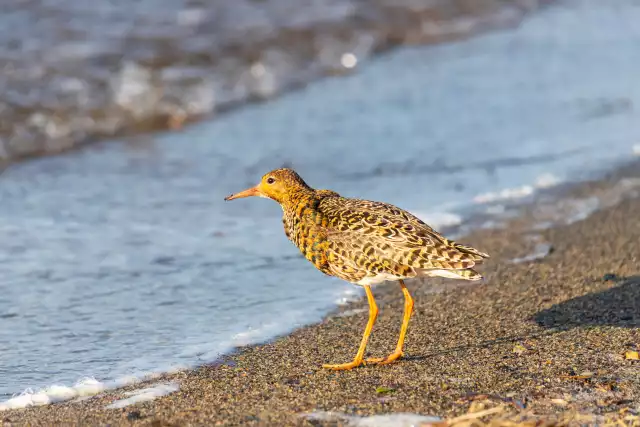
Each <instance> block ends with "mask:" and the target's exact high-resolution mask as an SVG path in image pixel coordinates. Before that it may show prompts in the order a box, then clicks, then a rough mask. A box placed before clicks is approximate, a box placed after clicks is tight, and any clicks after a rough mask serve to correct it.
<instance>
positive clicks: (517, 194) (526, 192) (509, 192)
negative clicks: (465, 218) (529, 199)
mask: <svg viewBox="0 0 640 427" xmlns="http://www.w3.org/2000/svg"><path fill="white" fill-rule="evenodd" d="M533 191H534V187H533V186H532V185H523V186H521V187H516V188H505V189H504V190H500V191H490V192H487V193H482V194H478V195H477V196H476V197H474V198H473V201H474V202H475V203H491V202H497V201H501V200H509V199H521V198H523V197H526V196H530V195H531V194H533Z"/></svg>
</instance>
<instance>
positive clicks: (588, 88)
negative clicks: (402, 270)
mask: <svg viewBox="0 0 640 427" xmlns="http://www.w3.org/2000/svg"><path fill="white" fill-rule="evenodd" d="M638 22H640V3H638V2H636V1H632V0H627V1H624V0H620V1H617V2H602V1H598V0H563V1H542V0H539V1H536V0H368V1H367V0H215V1H213V0H212V1H204V0H126V1H125V0H96V1H93V2H87V1H83V0H4V1H3V2H2V4H1V5H0V67H1V68H2V73H1V74H0V88H1V90H0V159H1V161H2V163H3V165H4V172H3V173H2V174H1V175H0V207H1V209H0V233H1V236H2V239H1V240H0V242H1V243H0V245H1V247H0V249H1V250H0V325H1V326H0V378H2V381H0V398H2V400H5V399H8V398H10V397H11V396H12V395H14V394H15V393H20V392H22V391H25V390H27V392H31V391H36V390H39V389H42V388H46V387H50V386H52V385H54V384H57V385H65V386H70V387H71V386H74V384H76V385H77V384H78V382H80V383H79V384H80V385H82V384H86V383H87V381H99V382H101V383H105V384H124V383H126V382H127V381H128V380H129V379H131V378H134V377H140V376H144V375H146V374H148V373H149V372H162V371H167V370H170V369H176V368H183V367H189V366H194V365H197V364H201V363H205V362H208V361H212V360H215V358H216V357H218V356H219V355H220V354H223V353H225V352H228V351H229V350H231V349H233V348H234V347H235V346H238V345H245V344H250V343H254V342H259V341H261V340H265V339H269V338H271V337H273V336H275V335H277V334H283V333H286V332H288V331H290V330H292V329H293V328H295V327H297V326H300V325H303V324H306V323H310V322H314V321H318V320H320V319H321V318H322V317H323V316H324V315H326V314H327V313H328V312H329V311H330V310H331V309H333V308H335V306H336V305H337V304H342V303H345V302H347V301H349V300H350V299H351V298H354V297H357V296H358V295H359V289H358V288H356V287H354V286H352V285H349V284H347V283H344V282H341V281H339V280H337V279H331V278H328V277H325V276H323V275H322V274H321V273H320V272H318V271H315V270H314V269H313V267H312V266H310V265H308V263H306V262H305V261H304V260H303V259H302V258H301V256H300V255H299V253H298V251H297V249H296V248H295V247H293V245H291V244H290V243H289V242H288V241H287V240H286V237H285V236H284V233H283V231H282V225H281V223H280V214H281V212H280V208H279V207H278V206H277V205H276V204H275V203H273V202H270V201H266V200H257V199H256V200H252V199H247V200H238V201H236V202H233V203H224V202H223V197H224V196H225V195H227V194H229V193H232V192H236V191H238V190H241V189H244V188H246V187H248V186H251V185H254V184H255V183H257V182H258V180H259V179H260V177H261V176H262V175H263V174H264V173H266V172H268V171H269V170H271V169H274V168H278V167H282V166H289V167H293V168H295V169H296V170H297V171H298V172H299V173H300V174H301V175H302V176H303V177H304V178H305V180H307V182H308V183H309V184H310V185H312V186H314V187H318V188H330V189H333V190H335V191H338V192H340V193H341V194H343V195H345V196H352V197H359V198H367V199H374V200H383V201H387V202H390V203H394V204H396V205H399V206H400V207H403V208H405V209H408V210H410V211H412V212H414V213H415V214H417V215H418V216H420V217H422V218H423V219H425V220H427V221H428V222H430V223H431V224H432V225H433V226H435V227H436V228H439V229H444V230H452V231H457V232H458V233H460V232H461V230H465V229H467V230H468V227H467V228H465V226H466V225H468V224H471V223H473V221H472V218H473V217H474V215H476V216H477V215H485V216H486V215H494V216H495V217H496V218H497V219H496V220H495V221H493V222H492V224H494V226H495V224H496V222H499V221H498V219H499V218H503V217H504V216H505V215H507V214H508V213H506V211H507V209H506V208H505V206H506V205H507V204H511V203H514V202H518V201H525V200H528V198H529V197H531V196H532V195H534V194H535V193H536V191H538V190H539V189H542V188H549V187H552V186H556V185H558V184H561V183H566V182H570V181H575V180H580V179H585V178H587V177H591V176H594V174H596V173H599V172H602V171H605V170H610V169H611V168H614V167H616V166H617V165H619V164H621V163H622V162H625V161H629V160H630V159H631V158H633V156H634V155H638V154H640V145H639V144H640V120H639V113H638V105H639V103H640V85H639V84H638V75H640V49H638V46H640V25H638ZM591 208H593V206H586V209H591ZM484 224H485V225H486V223H484ZM480 249H482V248H480ZM87 378H89V379H90V380H87Z"/></svg>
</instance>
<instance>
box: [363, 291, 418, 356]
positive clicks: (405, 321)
mask: <svg viewBox="0 0 640 427" xmlns="http://www.w3.org/2000/svg"><path fill="white" fill-rule="evenodd" d="M399 282H400V286H401V287H402V293H403V294H404V314H403V316H402V326H401V327H400V338H398V344H397V345H396V349H395V351H394V352H393V353H391V354H390V355H388V356H387V357H380V358H375V359H367V362H368V363H377V364H380V365H386V364H387V363H391V362H393V361H394V360H397V359H399V358H401V357H402V355H403V353H402V347H403V346H404V337H405V336H406V334H407V327H408V326H409V319H410V318H411V313H413V298H411V294H409V290H408V289H407V287H406V286H405V285H404V282H403V281H402V280H400V281H399Z"/></svg>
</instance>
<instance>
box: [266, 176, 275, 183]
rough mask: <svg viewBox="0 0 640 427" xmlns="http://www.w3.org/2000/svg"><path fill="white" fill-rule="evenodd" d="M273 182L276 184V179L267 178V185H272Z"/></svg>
mask: <svg viewBox="0 0 640 427" xmlns="http://www.w3.org/2000/svg"><path fill="white" fill-rule="evenodd" d="M274 182H276V179H275V178H274V177H271V176H270V177H269V178H267V184H273V183H274Z"/></svg>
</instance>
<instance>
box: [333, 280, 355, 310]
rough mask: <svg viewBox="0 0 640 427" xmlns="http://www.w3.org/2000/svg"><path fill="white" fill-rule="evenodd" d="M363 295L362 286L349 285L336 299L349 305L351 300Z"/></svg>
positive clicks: (339, 303) (341, 303)
mask: <svg viewBox="0 0 640 427" xmlns="http://www.w3.org/2000/svg"><path fill="white" fill-rule="evenodd" d="M361 296H362V291H361V289H360V287H357V286H354V285H349V286H345V288H344V289H343V290H342V292H340V295H339V296H338V298H337V299H336V300H335V301H334V302H335V303H336V304H338V305H347V304H349V303H350V302H353V301H357V300H359V299H360V297H361Z"/></svg>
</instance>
